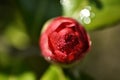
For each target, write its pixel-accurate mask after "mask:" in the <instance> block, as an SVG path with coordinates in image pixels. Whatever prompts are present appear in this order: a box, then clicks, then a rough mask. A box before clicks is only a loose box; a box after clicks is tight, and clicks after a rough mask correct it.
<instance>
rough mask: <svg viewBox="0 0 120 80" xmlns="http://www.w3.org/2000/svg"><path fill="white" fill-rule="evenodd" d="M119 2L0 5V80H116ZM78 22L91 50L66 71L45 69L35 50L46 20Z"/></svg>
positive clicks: (8, 1) (12, 1)
mask: <svg viewBox="0 0 120 80" xmlns="http://www.w3.org/2000/svg"><path fill="white" fill-rule="evenodd" d="M119 8H120V1H119V0H61V1H60V0H0V80H120V64H119V61H120V58H119V57H120V42H119V41H120V36H119V34H120V9H119ZM57 16H67V17H72V18H75V19H77V20H78V21H79V22H80V23H81V24H83V25H84V26H85V28H86V30H87V31H88V32H89V34H90V36H91V41H92V47H91V51H90V52H89V53H88V55H87V56H86V57H85V59H84V60H83V61H82V62H81V63H79V64H78V65H75V66H73V67H70V68H62V67H60V66H57V65H54V64H50V63H48V62H47V61H45V60H44V59H43V57H42V56H41V54H40V53H41V51H40V48H39V37H40V31H41V28H42V26H43V25H44V24H45V22H46V21H47V20H49V19H51V18H54V17H57Z"/></svg>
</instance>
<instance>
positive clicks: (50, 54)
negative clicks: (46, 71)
mask: <svg viewBox="0 0 120 80" xmlns="http://www.w3.org/2000/svg"><path fill="white" fill-rule="evenodd" d="M40 47H41V50H42V55H43V56H44V57H45V59H47V60H48V61H52V62H56V63H62V64H69V63H73V62H76V61H78V60H80V59H82V58H83V57H84V55H85V52H86V51H88V50H89V48H90V39H89V36H88V34H87V33H86V31H85V29H84V28H83V27H82V25H80V24H79V23H78V22H77V21H76V20H74V19H71V18H66V17H57V18H54V19H53V20H52V21H50V23H49V24H48V25H46V29H44V31H43V32H42V33H41V38H40Z"/></svg>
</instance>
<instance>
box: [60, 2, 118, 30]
mask: <svg viewBox="0 0 120 80" xmlns="http://www.w3.org/2000/svg"><path fill="white" fill-rule="evenodd" d="M61 3H62V5H63V10H64V12H63V15H64V16H68V17H73V18H75V19H77V20H78V21H79V22H80V23H82V24H83V25H84V26H85V28H86V29H87V30H96V29H100V28H105V27H110V26H111V25H114V24H117V23H119V22H120V15H119V13H120V9H119V8H120V0H61Z"/></svg>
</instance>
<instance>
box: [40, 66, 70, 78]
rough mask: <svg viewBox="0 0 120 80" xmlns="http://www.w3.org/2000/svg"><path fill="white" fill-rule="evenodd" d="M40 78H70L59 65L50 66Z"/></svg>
mask: <svg viewBox="0 0 120 80" xmlns="http://www.w3.org/2000/svg"><path fill="white" fill-rule="evenodd" d="M40 80H68V79H67V78H66V77H65V76H64V75H63V72H62V69H61V68H60V67H58V66H54V65H52V66H50V68H48V70H47V71H46V72H45V74H44V75H43V77H42V78H41V79H40Z"/></svg>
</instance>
